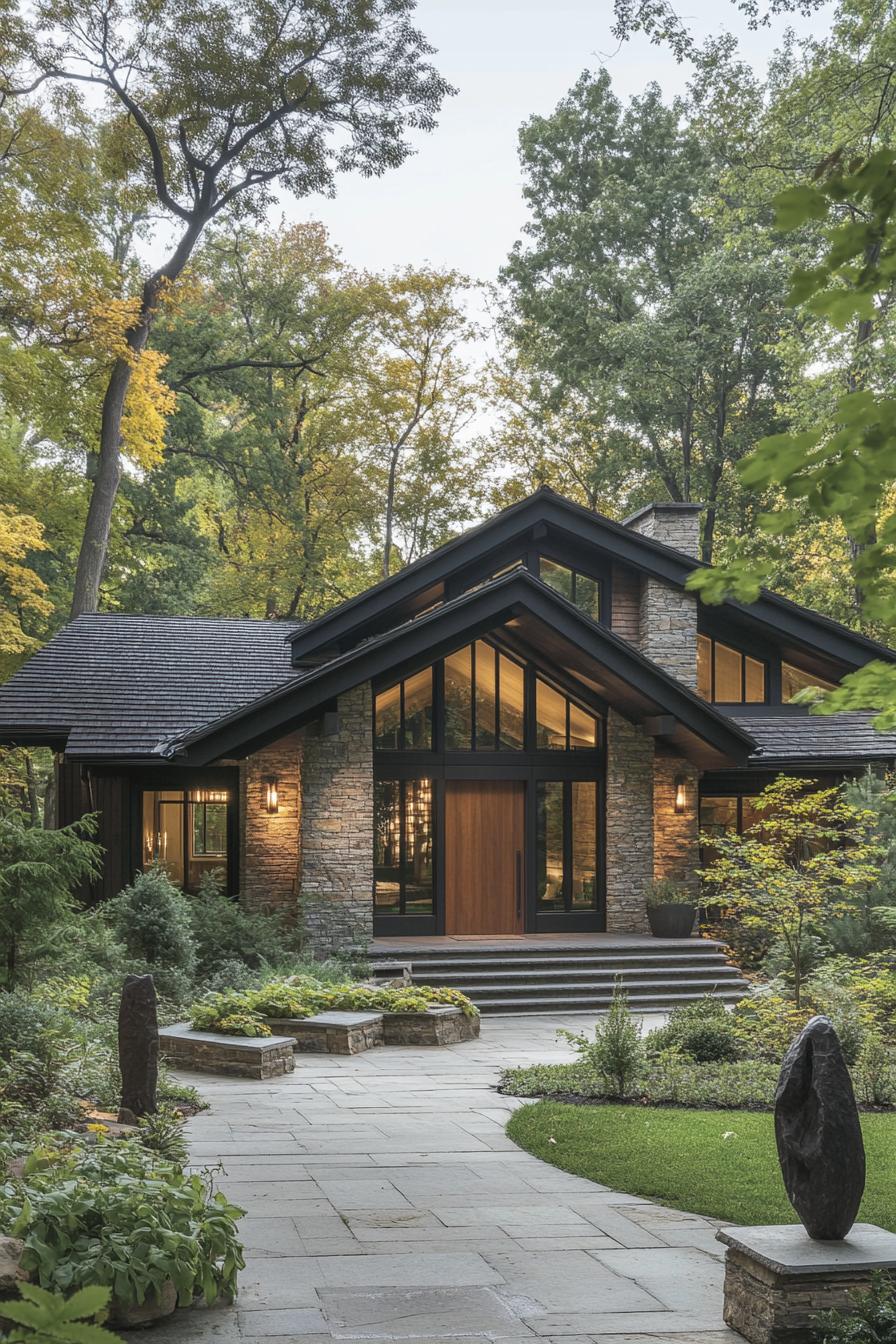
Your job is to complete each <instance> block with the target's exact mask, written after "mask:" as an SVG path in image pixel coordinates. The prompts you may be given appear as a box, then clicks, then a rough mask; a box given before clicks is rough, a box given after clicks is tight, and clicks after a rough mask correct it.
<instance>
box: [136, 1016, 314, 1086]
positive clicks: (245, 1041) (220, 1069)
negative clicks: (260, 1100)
mask: <svg viewBox="0 0 896 1344" xmlns="http://www.w3.org/2000/svg"><path fill="white" fill-rule="evenodd" d="M159 1050H160V1052H161V1053H162V1054H163V1055H164V1056H165V1058H166V1059H167V1060H168V1063H169V1064H171V1065H172V1066H173V1067H174V1068H179V1069H195V1070H196V1071H197V1072H199V1073H228V1074H234V1075H235V1076H237V1077H239V1078H261V1079H263V1078H280V1077H281V1076H282V1075H283V1074H284V1073H292V1071H293V1069H294V1068H295V1066H296V1060H295V1041H294V1039H293V1037H292V1036H225V1035H223V1034H222V1033H219V1032H214V1031H193V1030H192V1029H191V1027H190V1024H189V1022H179V1023H178V1024H177V1025H176V1026H173V1027H162V1028H161V1029H160V1031H159Z"/></svg>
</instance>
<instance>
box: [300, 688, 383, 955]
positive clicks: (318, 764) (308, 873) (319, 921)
mask: <svg viewBox="0 0 896 1344" xmlns="http://www.w3.org/2000/svg"><path fill="white" fill-rule="evenodd" d="M338 710H339V732H338V733H336V734H334V735H332V736H322V735H321V734H320V733H319V732H318V731H317V730H316V729H315V728H314V727H311V728H307V729H304V730H303V739H304V740H303V753H302V879H301V917H302V925H303V928H304V932H305V936H306V938H307V941H308V944H309V946H310V948H311V949H312V951H313V952H314V953H315V955H317V956H328V955H329V954H330V953H332V952H336V951H349V950H354V949H363V948H364V947H366V945H367V943H368V942H369V941H370V939H371V937H372V936H373V724H372V721H371V715H372V705H371V693H370V684H369V683H366V684H365V685H363V686H359V687H356V688H355V689H354V690H352V691H348V692H347V693H346V694H345V695H341V696H340V697H339V702H338Z"/></svg>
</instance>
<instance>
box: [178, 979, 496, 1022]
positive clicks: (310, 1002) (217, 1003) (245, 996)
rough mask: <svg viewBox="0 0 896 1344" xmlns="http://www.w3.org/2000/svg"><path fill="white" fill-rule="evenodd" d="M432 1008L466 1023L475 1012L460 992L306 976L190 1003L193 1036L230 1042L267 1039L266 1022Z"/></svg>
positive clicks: (230, 991)
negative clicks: (212, 1035)
mask: <svg viewBox="0 0 896 1344" xmlns="http://www.w3.org/2000/svg"><path fill="white" fill-rule="evenodd" d="M433 1004H447V1005H449V1006H450V1007H453V1008H460V1009H461V1010H462V1011H463V1013H464V1014H465V1015H466V1016H467V1017H476V1016H477V1015H478V1011H479V1010H478V1009H477V1008H476V1007H475V1005H474V1004H473V1003H471V1002H470V1000H469V999H468V998H467V996H466V995H465V994H461V992H460V990H459V989H449V988H447V987H445V986H439V985H408V986H406V987H405V986H402V987H399V988H393V987H389V986H372V985H359V984H355V983H353V982H352V981H346V982H345V984H323V983H321V982H320V981H319V980H315V979H314V977H313V976H310V975H294V976H291V977H290V978H289V979H288V980H276V981H271V983H270V984H267V985H264V986H263V987H262V988H261V989H247V990H226V991H225V992H223V993H220V994H210V995H209V996H208V997H207V998H205V999H202V1000H201V1001H200V1002H199V1003H195V1004H194V1005H193V1008H192V1010H191V1020H192V1025H193V1029H194V1030H195V1031H220V1032H223V1033H224V1034H225V1035H231V1036H269V1035H270V1029H269V1028H268V1027H267V1025H266V1024H265V1019H266V1018H287V1017H292V1018H302V1017H313V1016H314V1014H315V1013H326V1012H334V1011H338V1012H365V1011H369V1012H379V1013H422V1012H425V1011H426V1009H427V1008H430V1007H431V1006H432V1005H433Z"/></svg>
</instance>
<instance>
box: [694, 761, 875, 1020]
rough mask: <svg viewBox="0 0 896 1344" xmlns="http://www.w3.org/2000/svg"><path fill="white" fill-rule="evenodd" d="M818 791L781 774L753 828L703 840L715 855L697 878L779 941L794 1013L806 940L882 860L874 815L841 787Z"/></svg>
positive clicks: (758, 806) (758, 804)
mask: <svg viewBox="0 0 896 1344" xmlns="http://www.w3.org/2000/svg"><path fill="white" fill-rule="evenodd" d="M816 785H817V781H816V780H811V779H809V780H806V779H794V778H793V777H792V776H787V775H779V776H778V778H777V779H776V780H775V781H774V782H773V783H771V784H769V785H768V786H767V788H765V789H763V791H762V793H760V794H759V795H758V797H757V798H755V799H754V800H753V806H754V808H755V810H756V812H757V814H758V819H757V820H756V821H755V822H754V824H753V825H752V826H749V827H748V828H747V829H746V830H745V831H744V832H743V833H742V834H741V835H736V834H733V833H732V834H729V835H722V836H715V835H712V836H705V837H704V841H705V843H706V844H707V845H711V846H712V848H713V851H714V852H715V854H716V855H717V857H716V858H715V860H714V861H713V863H712V864H711V865H710V866H709V867H708V868H707V869H705V870H704V871H703V873H702V876H703V879H704V882H705V883H706V884H707V886H708V887H709V888H710V890H711V892H712V893H713V895H712V897H711V898H710V899H711V903H713V904H717V905H726V906H729V907H730V908H731V909H733V910H734V911H736V912H737V914H738V915H739V917H740V919H741V920H742V922H743V924H744V925H745V926H746V927H747V928H754V929H762V930H764V931H766V932H768V933H771V934H773V935H774V936H776V937H777V938H780V940H781V942H782V943H783V945H784V948H785V949H786V952H787V956H788V959H789V961H790V965H791V969H792V971H793V985H794V1002H795V1004H796V1006H797V1007H799V1006H800V997H801V992H802V986H803V980H804V969H803V950H804V940H805V938H806V935H807V934H808V933H809V932H810V931H811V930H812V929H814V928H817V927H818V925H819V924H821V923H822V922H825V921H827V920H830V919H832V918H837V917H838V916H839V915H842V914H846V913H848V912H850V911H851V910H852V902H853V900H854V898H855V897H856V896H857V895H859V894H860V892H861V890H862V889H863V888H864V887H866V886H867V884H869V883H871V882H873V881H874V880H875V879H876V877H877V872H878V864H879V862H880V860H881V858H882V857H883V854H884V850H883V848H882V847H881V845H880V844H879V843H878V841H877V838H876V834H875V820H876V818H875V814H874V813H873V812H872V811H871V810H870V809H867V808H861V807H855V806H853V805H852V804H851V803H848V802H847V801H846V800H845V798H844V797H843V793H842V791H841V789H840V788H829V789H819V788H817V787H816Z"/></svg>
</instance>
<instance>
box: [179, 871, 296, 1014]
mask: <svg viewBox="0 0 896 1344" xmlns="http://www.w3.org/2000/svg"><path fill="white" fill-rule="evenodd" d="M187 899H188V905H189V916H190V928H191V930H192V934H193V942H194V944H195V948H196V971H197V975H198V977H199V978H200V979H201V980H203V981H204V980H206V979H208V978H209V977H211V976H213V975H216V973H217V972H219V971H220V970H221V968H222V967H223V966H224V965H225V964H228V965H230V966H233V965H234V964H236V965H239V966H241V967H246V966H248V967H252V968H256V969H257V968H258V967H259V966H262V965H263V964H265V963H267V964H268V965H276V964H277V963H278V962H279V961H282V960H283V957H284V954H285V953H286V952H288V951H289V950H291V939H290V936H289V931H288V930H287V928H286V926H285V925H284V922H283V920H282V919H281V918H280V917H279V916H277V915H265V914H258V913H253V912H252V911H250V910H247V909H246V907H245V906H244V905H241V904H240V902H239V901H236V900H233V898H232V897H230V896H228V895H227V894H226V892H224V891H223V890H222V889H221V886H220V884H219V883H218V882H216V881H215V880H214V879H213V878H211V879H210V878H208V877H205V878H203V880H202V882H201V883H200V886H199V892H198V894H197V895H196V896H192V897H188V898H187ZM220 984H221V986H222V987H224V986H225V985H227V982H226V981H223V980H221V981H220ZM228 987H230V988H240V987H241V985H238V984H234V983H233V982H230V985H229V986H228Z"/></svg>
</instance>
